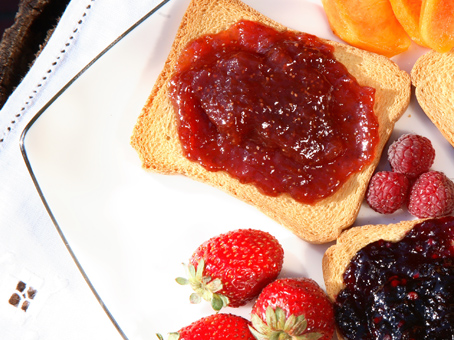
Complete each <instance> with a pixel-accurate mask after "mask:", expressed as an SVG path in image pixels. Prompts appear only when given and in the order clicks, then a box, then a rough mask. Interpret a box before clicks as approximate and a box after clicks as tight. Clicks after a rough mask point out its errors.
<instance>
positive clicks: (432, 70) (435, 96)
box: [411, 51, 454, 146]
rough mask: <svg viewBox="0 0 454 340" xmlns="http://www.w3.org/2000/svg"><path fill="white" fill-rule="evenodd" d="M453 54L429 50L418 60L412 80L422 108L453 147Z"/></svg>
mask: <svg viewBox="0 0 454 340" xmlns="http://www.w3.org/2000/svg"><path fill="white" fill-rule="evenodd" d="M453 68H454V51H450V52H446V53H439V52H436V51H430V52H428V53H426V54H424V55H423V56H421V57H419V59H418V60H417V61H416V63H415V65H414V66H413V68H412V70H411V81H412V84H413V85H414V86H415V88H416V89H415V95H416V99H417V100H418V103H419V105H420V106H421V108H422V109H423V111H424V112H425V114H426V115H427V117H429V119H430V120H431V121H432V122H433V123H434V125H435V126H436V127H437V128H438V130H440V132H441V134H442V135H443V136H444V137H445V138H446V139H447V140H448V142H449V143H451V145H452V146H454V92H453V91H452V89H453V87H454V73H453V72H452V69H453Z"/></svg>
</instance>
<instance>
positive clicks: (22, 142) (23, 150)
mask: <svg viewBox="0 0 454 340" xmlns="http://www.w3.org/2000/svg"><path fill="white" fill-rule="evenodd" d="M169 1H170V0H163V1H161V2H160V3H159V4H158V5H157V6H155V7H154V8H153V9H151V10H150V11H149V12H148V13H146V14H145V15H144V16H143V17H142V18H141V19H139V20H138V21H137V22H136V23H134V24H133V25H132V26H131V27H129V28H128V29H127V30H126V31H125V32H124V33H123V34H121V35H120V36H119V37H118V38H117V39H115V40H114V41H113V42H112V43H111V44H109V45H108V46H107V47H106V48H105V49H104V50H103V51H102V52H101V53H99V54H98V55H97V56H96V57H95V58H94V59H93V60H91V61H90V62H89V63H88V64H87V65H86V66H85V67H84V68H83V69H82V70H81V71H80V72H78V73H77V74H76V75H75V76H74V77H73V78H72V79H71V80H70V81H69V82H68V83H67V84H66V85H65V86H64V87H62V88H61V90H60V91H58V92H57V93H56V94H55V95H54V96H53V97H52V98H51V99H50V100H49V101H48V102H47V103H46V104H45V105H44V106H43V107H42V108H41V109H40V110H39V111H38V112H37V113H36V114H35V116H33V117H32V118H31V120H30V122H28V124H27V125H26V126H25V128H24V130H23V131H22V133H21V136H20V139H19V148H20V151H21V153H22V156H23V158H24V161H25V164H26V166H27V169H28V172H29V174H30V177H31V178H32V180H33V183H34V185H35V188H36V190H37V191H38V194H39V196H40V198H41V201H42V203H43V205H44V207H45V209H46V211H47V212H48V214H49V217H50V219H51V220H52V223H53V224H54V226H55V228H56V230H57V232H58V234H59V236H60V237H61V239H62V241H63V243H64V245H65V247H66V249H67V250H68V252H69V254H70V256H71V258H72V259H73V261H74V262H75V264H76V266H77V268H78V269H79V271H80V273H81V274H82V277H83V278H84V280H85V282H86V283H87V284H88V286H89V288H90V290H91V291H92V293H93V294H94V296H95V298H96V299H97V301H98V302H99V304H100V305H101V307H102V308H103V310H104V312H105V313H106V314H107V316H108V318H109V319H110V320H111V322H112V324H113V325H114V327H115V328H116V329H117V331H118V332H119V334H120V335H121V336H122V337H123V339H125V340H128V337H127V336H126V334H125V333H124V332H123V330H122V328H121V326H120V325H119V324H118V322H117V321H116V319H115V317H114V316H113V315H112V314H111V312H110V311H109V309H108V307H107V306H106V305H105V304H104V302H103V300H102V299H101V297H100V295H99V293H98V291H97V290H96V288H95V287H94V285H93V284H92V282H91V281H90V279H89V277H88V275H87V274H86V272H85V270H84V269H83V267H82V265H81V263H80V262H79V260H78V259H77V256H76V255H75V253H74V251H73V249H72V248H71V245H70V244H69V242H68V241H67V239H66V237H65V235H64V233H63V230H62V229H61V228H60V226H59V224H58V222H57V220H56V219H55V217H54V214H53V213H52V210H51V208H50V206H49V204H48V203H47V201H46V199H45V197H44V194H43V192H42V190H41V187H40V185H39V183H38V180H37V178H36V176H35V174H34V172H33V169H32V166H31V163H30V160H29V157H28V155H27V150H26V148H25V138H26V136H27V133H28V132H29V131H30V129H31V128H32V126H33V125H34V123H35V122H36V121H37V120H38V118H39V117H40V116H41V115H42V114H43V113H44V112H45V111H46V110H47V109H48V108H49V107H50V106H51V105H52V103H53V102H55V101H56V100H57V98H59V97H60V96H61V95H62V94H63V93H64V92H65V91H66V90H67V89H68V88H69V87H70V86H71V85H72V84H73V83H74V82H75V81H76V80H77V79H78V78H79V77H80V76H81V75H82V74H84V73H85V71H87V70H88V69H89V68H90V67H91V66H92V65H93V64H94V63H95V62H96V61H98V60H99V59H100V58H101V57H102V56H103V55H104V54H106V53H107V52H108V51H109V50H111V49H112V47H114V46H115V45H117V43H118V42H120V41H121V40H122V39H123V38H124V37H126V36H127V35H128V34H129V33H130V32H131V31H133V30H134V29H135V28H136V27H138V26H139V25H140V24H141V23H142V22H144V21H145V20H146V19H148V18H149V17H150V16H152V15H153V14H155V13H156V12H157V11H158V10H159V9H161V8H162V7H163V6H164V5H165V4H167V3H168V2H169Z"/></svg>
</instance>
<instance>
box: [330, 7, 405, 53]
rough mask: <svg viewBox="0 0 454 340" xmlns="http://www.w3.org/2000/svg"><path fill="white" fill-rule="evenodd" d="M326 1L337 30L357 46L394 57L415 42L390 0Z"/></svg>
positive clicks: (341, 35) (332, 26)
mask: <svg viewBox="0 0 454 340" xmlns="http://www.w3.org/2000/svg"><path fill="white" fill-rule="evenodd" d="M322 3H323V8H324V9H325V12H326V15H327V17H328V21H329V24H330V27H331V29H332V30H333V32H334V34H336V35H337V36H338V37H339V38H341V39H342V40H344V41H345V42H347V43H349V44H351V45H353V46H356V47H359V48H362V49H364V50H367V51H371V52H375V53H379V54H382V55H385V56H387V57H392V56H394V55H397V54H399V53H402V52H404V51H406V50H407V49H408V48H409V47H410V45H411V39H410V37H409V36H408V34H407V33H406V32H405V30H404V29H403V27H402V25H401V24H400V23H399V21H398V20H397V18H396V16H395V15H394V12H393V9H392V7H391V4H390V2H389V0H322Z"/></svg>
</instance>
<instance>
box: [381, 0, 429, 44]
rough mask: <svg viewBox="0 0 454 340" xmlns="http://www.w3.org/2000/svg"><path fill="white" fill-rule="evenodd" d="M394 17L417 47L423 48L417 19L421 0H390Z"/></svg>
mask: <svg viewBox="0 0 454 340" xmlns="http://www.w3.org/2000/svg"><path fill="white" fill-rule="evenodd" d="M390 3H391V6H392V8H393V11H394V15H395V16H396V18H397V20H398V21H399V22H400V24H401V25H402V27H403V28H404V30H405V32H407V34H408V35H409V36H410V38H411V39H412V40H413V41H414V42H415V43H417V44H418V45H421V46H425V47H426V45H425V44H424V42H423V40H422V39H421V35H420V33H419V17H420V13H421V3H422V0H390Z"/></svg>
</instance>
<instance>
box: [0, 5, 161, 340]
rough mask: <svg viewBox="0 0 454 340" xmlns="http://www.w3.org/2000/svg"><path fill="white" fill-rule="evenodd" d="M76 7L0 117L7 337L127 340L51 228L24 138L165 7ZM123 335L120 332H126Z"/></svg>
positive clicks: (1, 325) (1, 280)
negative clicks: (83, 76)
mask: <svg viewBox="0 0 454 340" xmlns="http://www.w3.org/2000/svg"><path fill="white" fill-rule="evenodd" d="M160 3H161V1H157V0H156V1H154V0H141V1H135V0H73V1H71V2H70V3H69V5H68V8H67V10H66V11H65V13H64V15H63V16H62V18H61V20H60V22H59V24H58V26H57V28H56V30H55V32H54V33H53V34H52V36H51V38H50V40H49V42H48V43H47V45H46V46H45V48H44V50H43V51H42V52H41V54H40V55H39V57H38V58H37V60H36V61H35V63H34V64H33V66H32V67H31V69H30V71H29V72H28V74H27V75H26V77H25V78H24V79H23V81H22V82H21V84H20V85H19V86H18V87H17V89H16V90H15V91H14V93H13V94H12V95H11V97H10V98H9V99H8V101H7V102H6V104H5V105H4V106H3V108H2V110H1V111H0V183H1V184H0V235H1V237H0V338H1V339H9V340H14V339H20V340H36V339H45V340H52V339H58V340H62V339H64V340H70V339H84V340H88V339H96V340H101V339H112V340H114V339H122V338H126V336H125V335H122V333H121V331H120V330H119V329H117V327H116V326H117V325H116V324H115V322H114V320H112V319H111V318H109V316H108V314H107V313H106V312H105V310H104V309H103V306H102V305H101V304H100V303H99V302H98V300H97V298H96V295H95V294H94V292H92V290H91V288H90V286H89V285H88V283H87V282H86V281H85V279H84V277H83V275H82V274H81V272H80V271H79V269H78V267H77V265H76V262H75V261H74V259H73V258H72V256H71V254H70V252H69V251H68V249H67V248H66V247H65V244H64V242H63V241H62V238H61V236H60V235H59V233H58V231H57V229H56V228H55V226H54V225H53V224H52V220H51V219H50V217H49V215H48V213H47V211H46V209H45V207H44V205H43V203H42V201H41V199H40V196H39V194H38V191H37V190H36V188H35V186H34V183H33V180H32V178H31V177H30V175H29V171H28V169H27V165H26V163H25V161H24V158H23V157H22V154H21V149H20V140H21V139H20V138H21V134H22V131H23V130H24V128H25V127H26V126H27V124H28V123H29V122H30V121H32V119H33V117H35V115H36V114H37V113H38V112H39V111H40V110H41V109H42V108H43V107H45V105H46V104H47V103H48V102H49V101H50V100H51V99H52V98H53V97H54V96H55V95H57V94H58V92H59V91H60V89H61V88H62V87H64V86H65V85H66V84H67V83H68V82H69V81H70V80H71V79H72V78H73V77H74V76H76V75H77V74H78V73H79V72H80V71H81V70H82V69H83V68H84V67H85V66H86V65H87V64H88V63H90V61H92V60H93V59H94V58H95V57H96V56H97V55H98V54H99V53H101V52H102V51H103V50H104V49H105V48H106V47H108V46H109V45H110V44H112V43H113V42H114V41H115V40H116V39H117V38H118V37H119V36H120V35H121V34H122V33H123V32H125V31H126V30H127V29H128V28H129V27H131V26H132V25H133V24H134V23H135V22H137V21H138V20H139V19H140V18H142V17H143V16H144V15H146V14H147V13H149V12H150V11H151V10H153V9H154V8H155V7H156V6H158V5H159V4H160ZM119 326H120V328H121V325H119Z"/></svg>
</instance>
